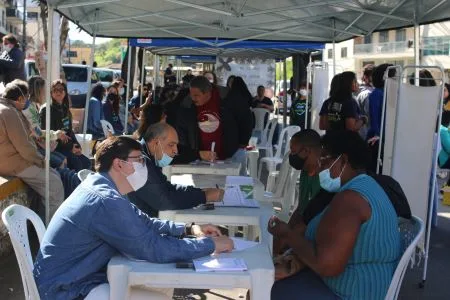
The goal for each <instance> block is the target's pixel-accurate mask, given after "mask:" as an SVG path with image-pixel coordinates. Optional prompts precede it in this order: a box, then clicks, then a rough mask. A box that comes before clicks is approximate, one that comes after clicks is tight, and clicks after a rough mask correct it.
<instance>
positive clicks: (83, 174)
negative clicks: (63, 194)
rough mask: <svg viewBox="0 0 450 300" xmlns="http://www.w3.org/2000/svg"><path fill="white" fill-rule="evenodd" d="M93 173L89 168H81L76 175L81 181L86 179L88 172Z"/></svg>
mask: <svg viewBox="0 0 450 300" xmlns="http://www.w3.org/2000/svg"><path fill="white" fill-rule="evenodd" d="M94 173H95V172H94V171H91V170H89V169H83V170H80V171H78V174H77V175H78V178H79V179H80V181H83V180H85V179H86V177H87V176H88V175H89V174H94Z"/></svg>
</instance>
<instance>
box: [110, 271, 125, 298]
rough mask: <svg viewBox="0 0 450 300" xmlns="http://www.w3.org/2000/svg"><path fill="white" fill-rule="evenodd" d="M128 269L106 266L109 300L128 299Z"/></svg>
mask: <svg viewBox="0 0 450 300" xmlns="http://www.w3.org/2000/svg"><path fill="white" fill-rule="evenodd" d="M129 271H130V268H129V267H126V266H124V265H111V266H108V271H107V275H108V282H109V289H110V293H109V300H126V299H128V298H129V290H130V289H129V286H128V273H129Z"/></svg>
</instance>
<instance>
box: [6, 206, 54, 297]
mask: <svg viewBox="0 0 450 300" xmlns="http://www.w3.org/2000/svg"><path fill="white" fill-rule="evenodd" d="M2 220H3V223H4V224H5V227H6V229H7V230H8V234H9V237H10V238H11V243H12V245H13V248H14V252H15V253H16V258H17V261H18V263H19V268H20V275H21V276H22V283H23V289H24V292H25V299H27V300H28V299H32V300H34V299H40V297H39V292H38V289H37V287H36V282H35V281H34V277H33V257H32V255H31V251H30V242H29V240H28V230H27V220H29V221H31V223H32V224H33V226H34V228H35V230H36V233H37V236H38V239H39V244H40V243H41V242H42V239H43V237H44V233H45V226H44V223H42V221H41V219H40V218H39V216H38V215H37V214H36V213H35V212H33V211H32V210H31V209H29V208H27V207H25V206H22V205H17V204H13V205H10V206H8V207H7V208H6V209H5V210H4V211H3V213H2Z"/></svg>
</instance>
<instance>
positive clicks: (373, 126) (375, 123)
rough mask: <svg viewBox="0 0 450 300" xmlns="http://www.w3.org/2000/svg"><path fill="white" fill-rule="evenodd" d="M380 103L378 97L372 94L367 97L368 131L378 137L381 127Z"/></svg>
mask: <svg viewBox="0 0 450 300" xmlns="http://www.w3.org/2000/svg"><path fill="white" fill-rule="evenodd" d="M381 110H382V107H381V101H379V99H378V97H375V95H374V94H373V92H372V94H371V95H370V96H369V119H370V130H371V131H372V132H373V134H374V135H375V136H380V127H381Z"/></svg>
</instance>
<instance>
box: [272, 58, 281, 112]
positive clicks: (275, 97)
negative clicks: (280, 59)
mask: <svg viewBox="0 0 450 300" xmlns="http://www.w3.org/2000/svg"><path fill="white" fill-rule="evenodd" d="M274 76H275V81H274V85H273V97H274V99H275V101H277V102H278V97H277V59H275V72H274ZM279 113H280V112H279V109H278V103H277V111H276V115H277V118H278V114H279Z"/></svg>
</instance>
